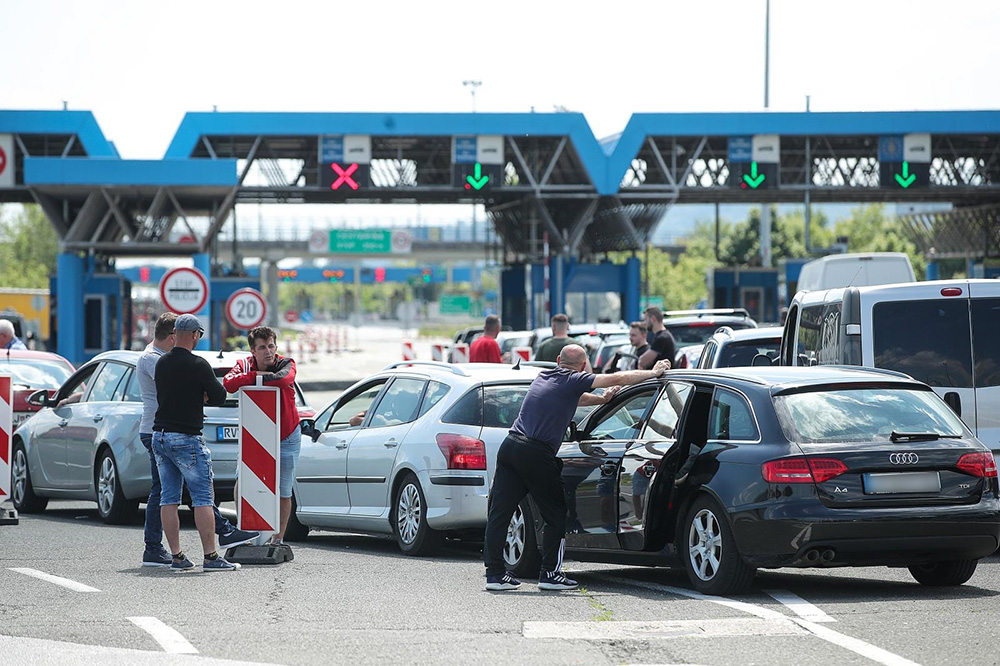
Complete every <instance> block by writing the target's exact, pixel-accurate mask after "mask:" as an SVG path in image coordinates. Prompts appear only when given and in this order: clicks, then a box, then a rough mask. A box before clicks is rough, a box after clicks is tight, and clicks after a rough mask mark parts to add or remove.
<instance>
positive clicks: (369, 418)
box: [362, 375, 429, 428]
mask: <svg viewBox="0 0 1000 666" xmlns="http://www.w3.org/2000/svg"><path fill="white" fill-rule="evenodd" d="M401 381H415V382H421V383H422V386H421V387H420V394H419V395H418V396H417V404H416V408H415V409H414V410H413V415H412V416H411V418H410V419H409V420H407V421H400V422H399V423H375V422H374V420H373V419H374V418H375V416H377V415H378V410H379V408H380V407H381V406H382V403H383V402H384V401H385V400H386V399H387V398H388V397H389V393H390V392H391V391H392V388H393V386H395V385H396V384H397V383H399V382H401ZM428 383H429V380H428V378H427V377H418V376H413V375H401V376H398V377H392V378H391V381H389V382H386V385H385V387H383V390H382V391H381V392H380V393H379V394H378V396H377V398H376V400H375V401H374V402H373V403H372V405H371V407H369V408H368V413H367V414H365V420H364V423H362V426H363V427H366V428H392V427H394V426H401V425H407V424H409V423H413V422H415V421H416V420H417V419H419V418H420V405H421V404H422V403H423V400H424V394H425V393H426V392H427V384H428Z"/></svg>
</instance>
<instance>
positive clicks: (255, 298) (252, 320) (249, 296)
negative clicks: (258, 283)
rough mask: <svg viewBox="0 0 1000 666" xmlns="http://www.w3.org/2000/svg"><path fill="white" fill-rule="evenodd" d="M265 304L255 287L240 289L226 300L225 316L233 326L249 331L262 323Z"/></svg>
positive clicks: (265, 309)
mask: <svg viewBox="0 0 1000 666" xmlns="http://www.w3.org/2000/svg"><path fill="white" fill-rule="evenodd" d="M266 316H267V304H266V302H265V301H264V295H263V294H261V293H260V292H259V291H257V290H256V289H250V288H249V287H247V288H246V289H240V290H238V291H235V292H233V295H232V296H230V297H229V300H227V301H226V318H227V319H228V320H229V323H230V324H232V325H233V327H235V328H238V329H241V330H244V331H249V330H250V329H251V328H256V327H258V326H260V325H261V324H262V323H264V318H265V317H266Z"/></svg>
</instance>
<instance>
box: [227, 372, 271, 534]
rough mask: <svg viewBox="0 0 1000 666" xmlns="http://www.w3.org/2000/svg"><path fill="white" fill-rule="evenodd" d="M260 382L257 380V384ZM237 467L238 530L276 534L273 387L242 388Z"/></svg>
mask: <svg viewBox="0 0 1000 666" xmlns="http://www.w3.org/2000/svg"><path fill="white" fill-rule="evenodd" d="M258 381H259V380H258ZM239 405H240V411H239V419H240V430H239V440H238V441H239V446H240V464H239V468H238V469H237V472H236V475H237V481H238V484H239V496H238V497H237V498H236V515H237V518H238V526H239V528H240V529H241V530H255V531H257V532H260V533H261V537H260V539H261V542H263V539H264V538H266V536H267V535H266V534H265V533H271V532H277V531H278V527H279V525H280V518H281V513H280V504H279V499H278V478H279V475H280V473H281V431H280V426H279V424H280V423H281V402H280V400H279V396H278V387H276V386H245V387H243V389H242V390H241V391H240V396H239Z"/></svg>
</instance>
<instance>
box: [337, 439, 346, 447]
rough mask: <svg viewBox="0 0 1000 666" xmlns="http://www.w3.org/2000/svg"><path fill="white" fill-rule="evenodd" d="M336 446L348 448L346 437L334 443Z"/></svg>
mask: <svg viewBox="0 0 1000 666" xmlns="http://www.w3.org/2000/svg"><path fill="white" fill-rule="evenodd" d="M334 448H335V449H346V448H347V440H346V439H342V440H340V441H339V442H337V443H336V444H334Z"/></svg>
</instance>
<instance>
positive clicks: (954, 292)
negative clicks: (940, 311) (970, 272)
mask: <svg viewBox="0 0 1000 666" xmlns="http://www.w3.org/2000/svg"><path fill="white" fill-rule="evenodd" d="M941 295H942V296H961V295H962V290H961V289H959V288H958V287H945V288H944V289H942V290H941Z"/></svg>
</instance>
